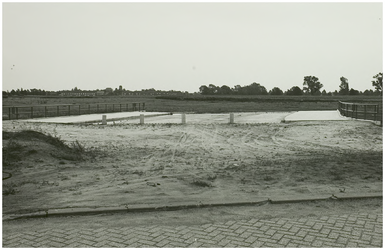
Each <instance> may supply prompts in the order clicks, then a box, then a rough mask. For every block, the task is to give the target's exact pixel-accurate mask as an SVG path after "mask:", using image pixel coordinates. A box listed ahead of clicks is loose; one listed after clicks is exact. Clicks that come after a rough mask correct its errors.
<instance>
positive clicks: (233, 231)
mask: <svg viewBox="0 0 385 250" xmlns="http://www.w3.org/2000/svg"><path fill="white" fill-rule="evenodd" d="M3 247H6V248H9V247H18V248H19V247H45V248H46V247H67V248H72V247H95V248H96V247H131V248H134V247H148V248H150V247H157V248H160V247H162V248H163V247H167V248H174V247H179V248H182V247H183V248H185V247H193V248H199V247H202V248H203V247H216V248H222V247H232V248H245V247H264V248H267V247H328V248H330V247H349V248H356V247H382V214H367V213H356V214H348V215H331V216H330V215H328V216H319V217H306V218H274V219H250V220H239V221H235V220H232V221H227V222H221V223H214V224H204V225H193V226H165V225H146V226H139V227H138V226H132V227H130V226H127V227H113V228H111V227H110V228H103V227H97V228H95V227H93V228H89V229H79V228H77V227H76V226H74V227H73V228H69V227H66V228H59V229H57V228H55V229H38V228H34V229H32V230H31V229H29V230H28V229H25V230H21V231H20V232H18V233H14V234H9V233H8V234H7V233H6V232H4V231H3Z"/></svg>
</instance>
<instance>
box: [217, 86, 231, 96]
mask: <svg viewBox="0 0 385 250" xmlns="http://www.w3.org/2000/svg"><path fill="white" fill-rule="evenodd" d="M219 94H221V95H231V94H232V91H231V88H230V87H229V86H227V85H222V87H221V88H220V89H219Z"/></svg>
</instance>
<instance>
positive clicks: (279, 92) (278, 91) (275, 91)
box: [269, 87, 283, 95]
mask: <svg viewBox="0 0 385 250" xmlns="http://www.w3.org/2000/svg"><path fill="white" fill-rule="evenodd" d="M269 94H270V95H283V91H282V90H281V89H280V88H278V87H274V88H273V89H272V90H270V92H269Z"/></svg>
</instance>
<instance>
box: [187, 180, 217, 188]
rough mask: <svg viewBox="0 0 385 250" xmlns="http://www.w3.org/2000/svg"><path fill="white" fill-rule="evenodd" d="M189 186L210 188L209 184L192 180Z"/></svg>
mask: <svg viewBox="0 0 385 250" xmlns="http://www.w3.org/2000/svg"><path fill="white" fill-rule="evenodd" d="M191 184H193V185H196V186H199V187H212V185H211V183H210V182H208V181H204V180H193V181H192V182H191Z"/></svg>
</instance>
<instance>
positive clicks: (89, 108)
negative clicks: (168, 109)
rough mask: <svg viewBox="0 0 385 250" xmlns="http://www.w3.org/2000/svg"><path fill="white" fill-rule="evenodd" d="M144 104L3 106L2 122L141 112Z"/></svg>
mask: <svg viewBox="0 0 385 250" xmlns="http://www.w3.org/2000/svg"><path fill="white" fill-rule="evenodd" d="M144 109H145V103H144V102H143V103H140V102H136V103H99V104H67V105H66V104H61V105H37V106H3V120H14V119H31V118H38V117H56V116H69V115H84V114H98V113H113V112H127V111H142V110H144Z"/></svg>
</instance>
